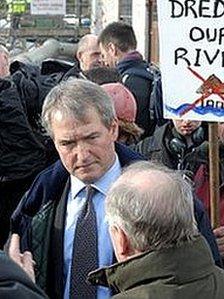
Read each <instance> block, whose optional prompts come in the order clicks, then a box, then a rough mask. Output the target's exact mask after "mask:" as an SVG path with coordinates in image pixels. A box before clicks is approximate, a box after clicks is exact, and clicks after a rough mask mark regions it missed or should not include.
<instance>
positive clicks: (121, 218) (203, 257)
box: [0, 22, 224, 299]
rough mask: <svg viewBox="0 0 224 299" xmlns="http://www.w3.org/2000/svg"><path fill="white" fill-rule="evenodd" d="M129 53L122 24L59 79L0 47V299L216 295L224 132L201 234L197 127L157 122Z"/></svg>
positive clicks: (204, 142) (85, 45)
mask: <svg viewBox="0 0 224 299" xmlns="http://www.w3.org/2000/svg"><path fill="white" fill-rule="evenodd" d="M136 49H137V41H136V37H135V33H134V31H133V28H132V27H131V26H130V25H127V24H125V23H122V22H113V23H111V24H109V25H108V26H106V27H105V28H104V29H103V30H102V32H101V33H100V34H99V36H95V35H93V34H87V35H86V36H84V37H83V38H82V39H81V40H80V42H79V44H78V50H77V53H76V57H75V62H74V66H73V67H71V68H68V66H67V65H66V64H64V65H63V63H62V62H60V63H58V62H57V61H50V62H49V61H46V62H43V64H42V66H41V67H37V66H34V65H31V64H27V63H24V62H19V61H15V62H13V63H12V64H11V65H10V64H9V52H8V51H7V49H6V48H5V47H4V46H0V110H1V111H0V115H1V116H0V124H1V130H0V150H1V159H0V174H1V180H0V248H1V249H2V250H4V251H5V252H3V251H2V252H1V253H0V265H1V267H0V281H1V284H0V298H16V296H17V297H18V298H20V297H21V298H31V299H32V298H48V297H49V298H54V299H57V298H58V299H60V298H64V299H68V298H71V299H72V298H79V299H94V298H97V299H104V298H110V297H114V298H153V299H161V298H167V299H184V298H186V299H188V298H193V299H196V298H197V299H200V298H203V299H204V298H207V299H223V298H224V270H223V260H224V203H223V179H222V175H223V171H222V168H223V167H222V166H223V160H222V155H223V152H224V151H223V145H224V134H223V132H224V129H223V127H224V126H223V123H220V124H219V155H220V178H221V180H220V219H221V223H220V226H219V227H215V228H212V227H211V223H210V220H209V215H210V194H209V184H208V179H209V168H208V124H207V123H204V122H200V121H192V120H186V119H179V120H165V119H163V118H162V116H161V115H162V112H161V111H162V103H161V98H158V102H157V103H156V105H154V106H152V105H151V104H150V100H152V97H151V94H152V93H153V92H154V91H153V88H154V87H155V85H154V81H153V80H154V79H153V77H152V73H150V72H149V63H148V62H146V61H145V60H144V59H143V57H142V55H141V54H140V53H139V52H138V51H137V50H136ZM147 72H149V75H148V76H147ZM160 96H161V94H160ZM152 107H154V108H153V109H155V110H156V111H155V113H151V111H150V110H151V109H152ZM152 115H153V117H152ZM160 116H161V117H160Z"/></svg>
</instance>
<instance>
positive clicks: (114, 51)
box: [107, 42, 117, 56]
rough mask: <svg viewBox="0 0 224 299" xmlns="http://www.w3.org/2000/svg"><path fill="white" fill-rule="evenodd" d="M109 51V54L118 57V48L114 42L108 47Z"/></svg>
mask: <svg viewBox="0 0 224 299" xmlns="http://www.w3.org/2000/svg"><path fill="white" fill-rule="evenodd" d="M107 49H108V52H109V53H110V55H112V56H117V47H116V46H115V44H113V43H112V42H110V43H109V44H108V45H107Z"/></svg>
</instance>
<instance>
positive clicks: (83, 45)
mask: <svg viewBox="0 0 224 299" xmlns="http://www.w3.org/2000/svg"><path fill="white" fill-rule="evenodd" d="M92 39H96V42H97V36H96V35H94V34H91V33H89V34H86V35H84V36H83V37H82V38H81V39H80V40H79V42H78V48H77V53H78V52H85V51H87V50H88V46H89V44H90V42H91V40H92Z"/></svg>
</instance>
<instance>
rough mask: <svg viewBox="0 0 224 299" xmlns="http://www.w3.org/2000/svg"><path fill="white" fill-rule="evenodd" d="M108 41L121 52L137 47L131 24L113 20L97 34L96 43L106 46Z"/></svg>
mask: <svg viewBox="0 0 224 299" xmlns="http://www.w3.org/2000/svg"><path fill="white" fill-rule="evenodd" d="M110 42H111V43H113V44H114V45H115V46H117V47H118V48H119V50H120V51H122V52H127V51H129V50H135V49H136V47H137V41H136V37H135V33H134V30H133V28H132V26H130V25H128V24H125V23H122V22H113V23H111V24H109V25H107V26H106V27H105V28H104V29H103V31H102V32H101V34H100V35H99V38H98V43H101V44H102V45H103V46H107V45H108V44H109V43H110Z"/></svg>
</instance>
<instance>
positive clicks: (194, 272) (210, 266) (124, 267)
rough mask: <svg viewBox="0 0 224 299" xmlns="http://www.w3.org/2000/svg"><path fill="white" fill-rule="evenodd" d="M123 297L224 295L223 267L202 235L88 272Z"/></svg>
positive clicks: (205, 298) (216, 298)
mask: <svg viewBox="0 0 224 299" xmlns="http://www.w3.org/2000/svg"><path fill="white" fill-rule="evenodd" d="M89 281H90V282H91V283H93V284H102V285H104V286H108V285H109V286H112V287H113V288H115V290H116V291H117V292H118V294H117V295H115V296H114V297H113V298H116V299H122V298H128V299H136V298H138V299H146V298H147V299H223V298H224V270H222V269H220V268H218V267H216V266H215V265H214V262H213V260H212V257H211V254H210V250H209V249H208V246H207V243H206V241H205V240H204V238H203V237H201V236H199V237H197V238H196V239H195V241H193V242H191V243H186V244H183V245H182V246H180V247H176V248H169V249H164V250H160V251H151V252H146V253H144V254H141V255H139V256H137V257H134V258H131V259H130V260H127V261H125V262H122V263H117V264H114V265H112V266H110V267H108V268H104V269H99V270H96V271H94V272H92V273H90V275H89Z"/></svg>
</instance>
